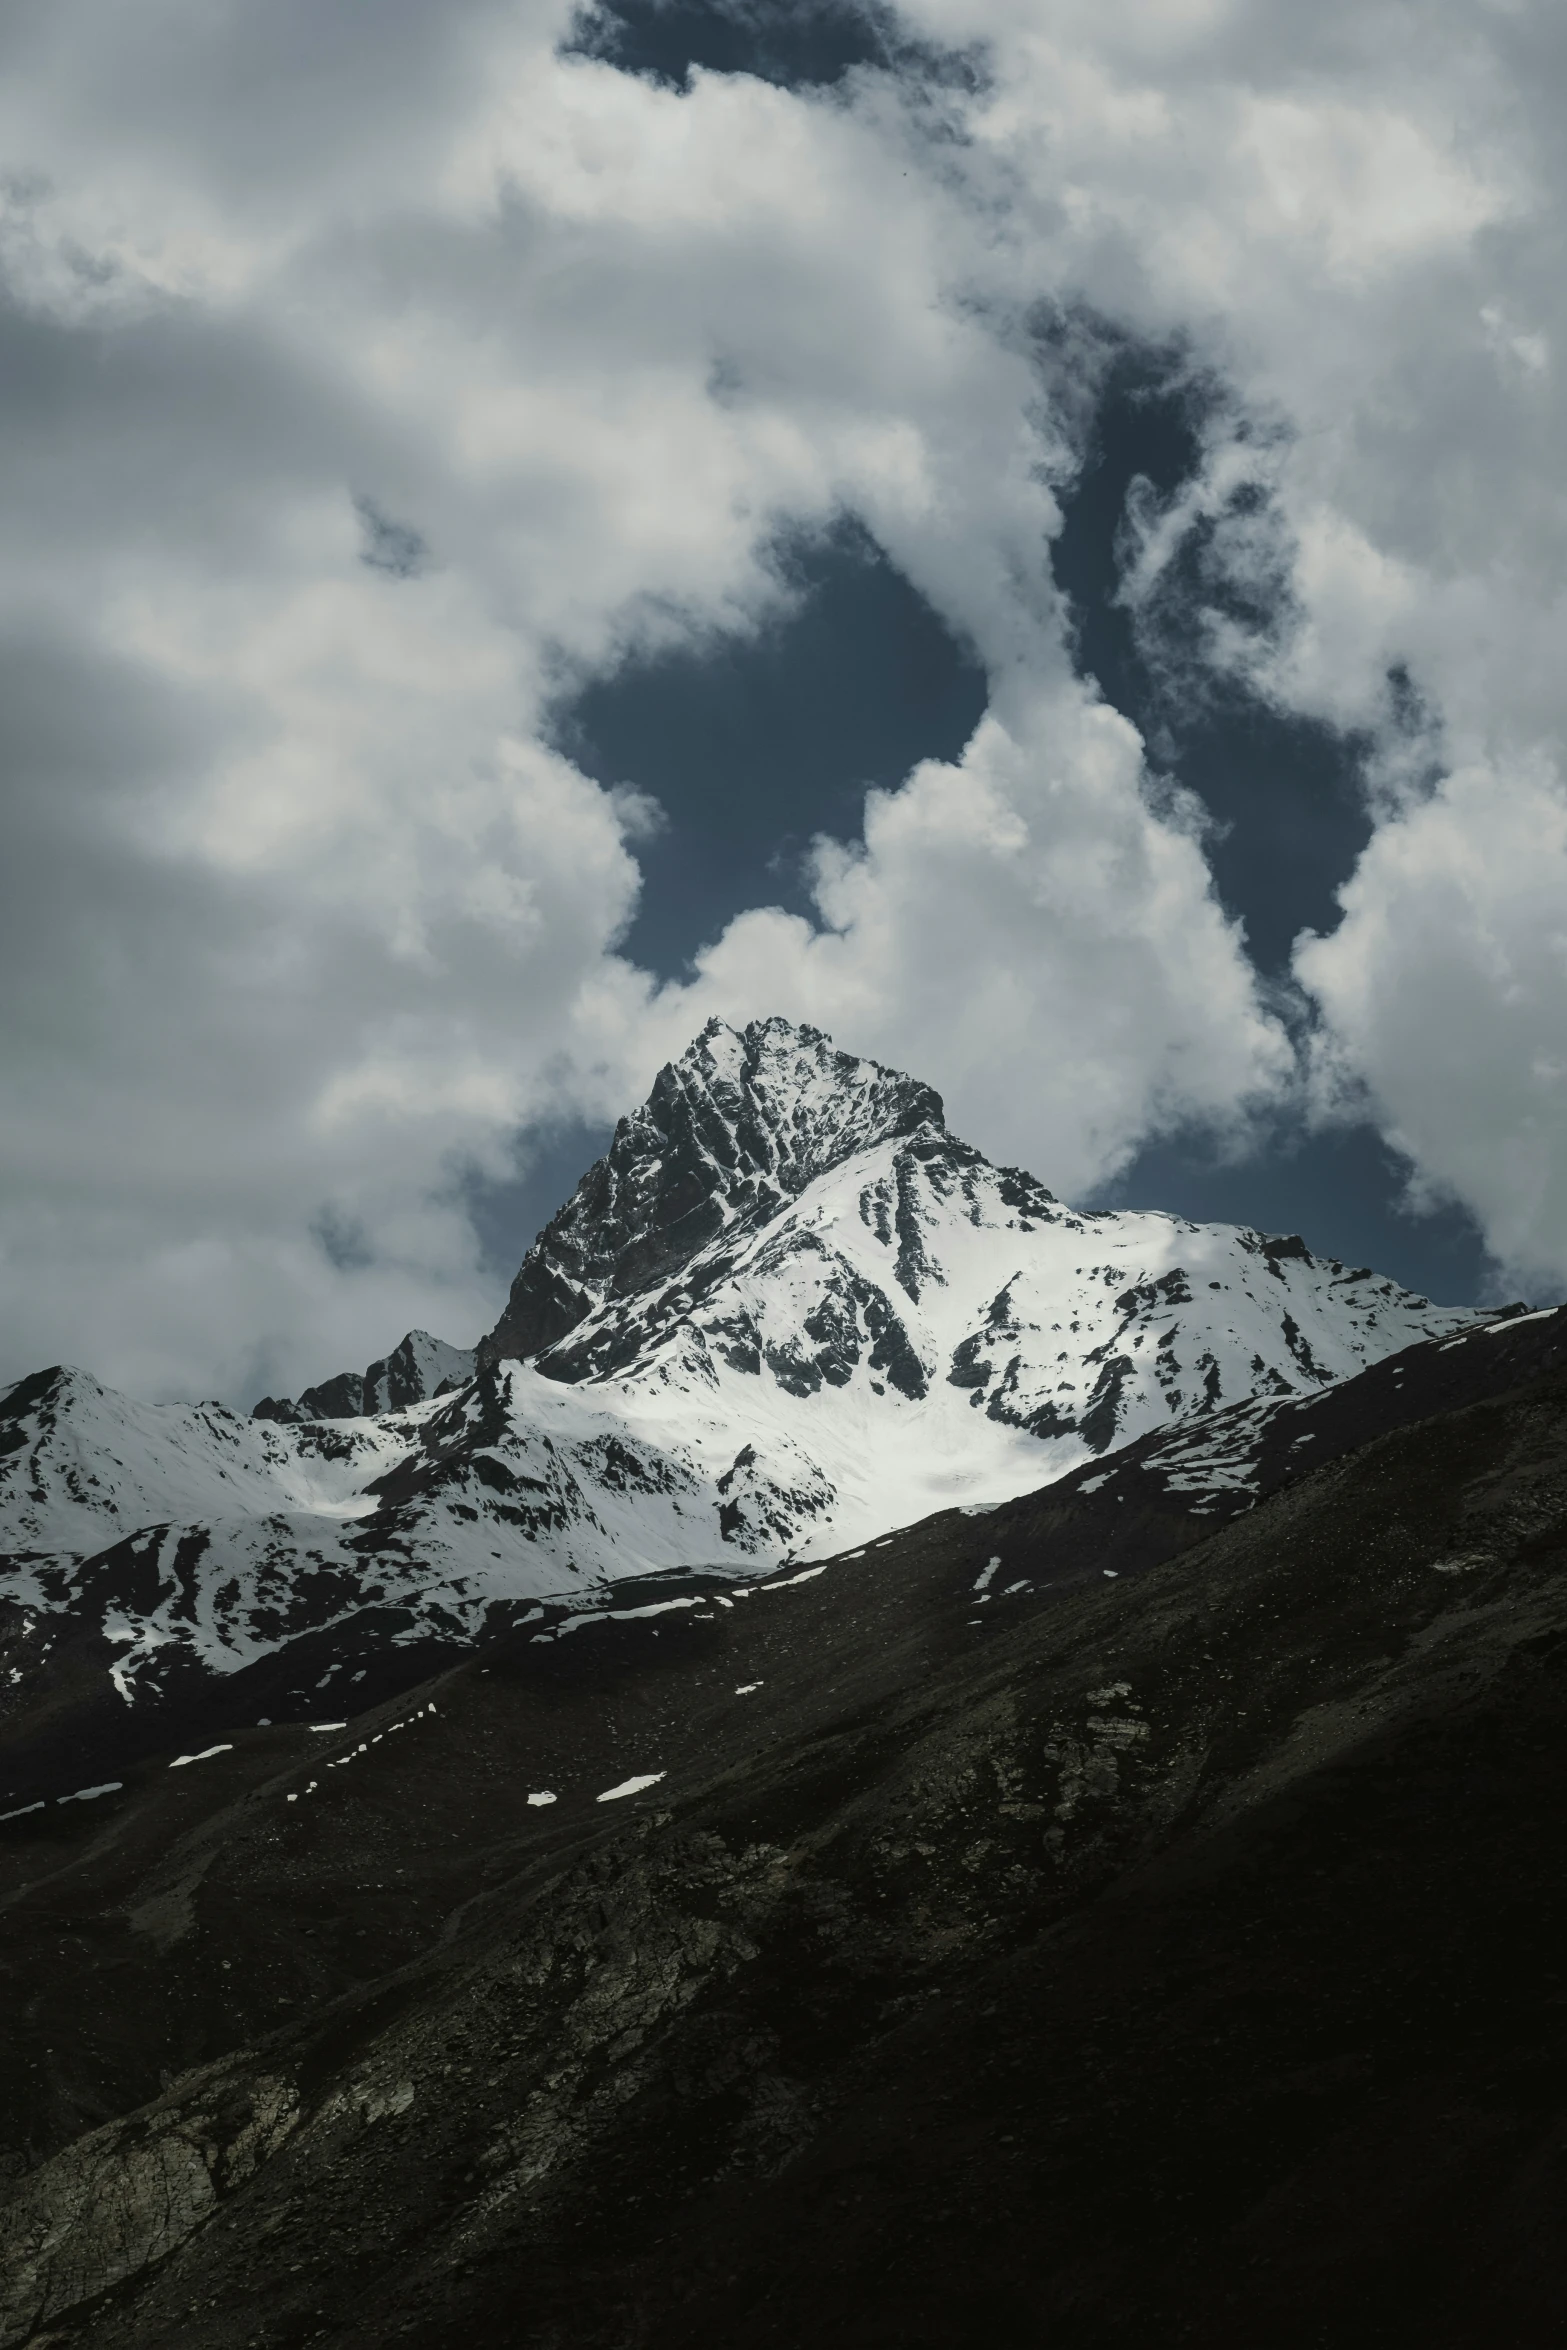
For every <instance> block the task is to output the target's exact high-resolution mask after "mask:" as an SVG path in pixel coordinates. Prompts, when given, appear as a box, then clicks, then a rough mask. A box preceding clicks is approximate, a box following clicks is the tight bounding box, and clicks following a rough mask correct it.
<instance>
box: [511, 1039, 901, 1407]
mask: <svg viewBox="0 0 1567 2350" xmlns="http://www.w3.org/2000/svg"><path fill="white" fill-rule="evenodd" d="M922 1128H928V1129H929V1130H930V1131H931V1132H932V1134H941V1133H943V1132H944V1130H945V1121H944V1118H943V1114H942V1106H941V1097H940V1095H939V1094H937V1093H934V1092H932V1090H931V1088H930V1087H929V1086H928V1085H922V1084H921V1083H920V1082H919V1080H918V1079H917V1078H913V1077H905V1076H904V1075H903V1074H902V1073H901V1072H900V1071H899V1070H896V1069H886V1068H883V1067H882V1065H881V1063H880V1062H879V1061H864V1060H860V1059H858V1058H857V1057H856V1056H855V1055H854V1054H852V1053H841V1052H839V1051H838V1050H837V1049H836V1048H835V1046H834V1045H833V1043H832V1040H831V1038H830V1037H826V1036H824V1035H823V1034H822V1032H821V1030H820V1029H819V1028H805V1027H800V1028H797V1027H795V1026H794V1025H793V1024H792V1023H791V1022H790V1021H787V1020H756V1021H753V1022H752V1023H751V1025H750V1027H749V1028H747V1029H745V1030H743V1031H742V1032H740V1033H739V1034H737V1033H736V1032H735V1030H734V1029H732V1028H728V1027H726V1026H725V1025H724V1023H723V1022H722V1021H720V1020H711V1021H709V1023H708V1025H707V1027H706V1028H705V1029H704V1030H703V1032H702V1034H701V1035H700V1036H699V1037H698V1038H697V1040H696V1042H695V1044H693V1045H692V1046H691V1047H690V1048H689V1049H688V1050H687V1051H686V1052H684V1053H683V1054H682V1055H681V1057H680V1059H679V1060H678V1061H671V1062H669V1063H667V1064H666V1066H665V1067H664V1068H662V1069H661V1070H660V1071H659V1073H658V1076H657V1078H656V1080H655V1081H654V1085H653V1090H652V1092H651V1093H650V1094H649V1096H648V1098H647V1100H646V1101H645V1102H644V1103H643V1105H642V1107H641V1108H640V1109H639V1110H637V1111H635V1112H634V1113H633V1115H632V1116H631V1117H629V1118H622V1119H621V1121H620V1124H619V1125H618V1126H617V1127H616V1129H615V1139H614V1141H613V1142H612V1143H611V1145H610V1147H609V1151H608V1153H607V1154H606V1156H605V1157H603V1158H602V1159H600V1160H598V1161H597V1162H596V1163H595V1165H593V1166H592V1167H590V1168H589V1169H588V1172H587V1173H586V1175H584V1176H583V1178H582V1181H581V1182H580V1183H579V1184H578V1186H577V1189H576V1191H575V1192H574V1194H573V1195H572V1197H571V1199H570V1200H569V1201H568V1202H567V1204H566V1205H565V1207H563V1208H562V1209H561V1211H560V1214H559V1215H558V1216H556V1217H555V1218H553V1220H552V1221H551V1222H550V1223H549V1224H548V1225H546V1227H545V1229H544V1231H543V1232H541V1233H540V1235H539V1238H538V1240H537V1241H536V1242H535V1243H534V1245H533V1247H532V1248H531V1249H530V1250H529V1251H528V1254H527V1256H526V1257H525V1258H524V1260H523V1264H522V1270H521V1271H520V1272H519V1273H518V1275H517V1278H516V1280H515V1281H514V1282H513V1283H512V1289H511V1296H510V1297H509V1299H508V1300H507V1304H506V1311H505V1312H504V1313H503V1314H502V1316H501V1318H500V1320H499V1322H498V1323H497V1324H496V1326H495V1328H494V1329H493V1330H492V1331H491V1332H490V1334H489V1336H488V1337H486V1338H483V1339H481V1340H480V1342H479V1360H480V1362H481V1363H483V1364H489V1363H494V1362H499V1361H501V1360H502V1359H503V1358H505V1357H508V1356H515V1357H517V1358H519V1359H522V1360H528V1359H531V1358H535V1357H536V1358H537V1359H538V1364H539V1368H540V1369H541V1370H542V1371H544V1372H545V1373H546V1375H547V1376H548V1377H550V1378H552V1379H566V1380H573V1379H581V1378H585V1377H587V1376H588V1375H589V1374H590V1372H594V1371H599V1372H601V1371H603V1370H605V1369H608V1368H611V1367H614V1366H612V1364H611V1363H610V1362H609V1360H608V1359H607V1358H606V1355H605V1351H604V1350H603V1349H600V1350H599V1352H598V1353H597V1355H591V1354H588V1353H585V1352H584V1351H583V1350H581V1349H578V1350H572V1349H571V1348H568V1347H566V1346H563V1344H562V1341H563V1340H564V1339H566V1338H567V1337H569V1335H570V1333H571V1332H572V1331H574V1330H576V1329H577V1328H578V1327H579V1326H580V1324H581V1323H583V1322H584V1321H586V1320H587V1318H588V1316H589V1315H590V1314H592V1313H593V1312H594V1311H595V1310H596V1309H602V1308H603V1307H604V1306H605V1305H606V1304H608V1303H609V1302H610V1301H614V1302H615V1303H617V1304H620V1303H623V1302H624V1301H626V1300H629V1299H633V1298H636V1297H638V1296H639V1295H641V1294H642V1293H644V1292H645V1291H647V1290H649V1289H651V1288H653V1287H654V1286H655V1285H657V1284H667V1283H668V1281H669V1280H670V1279H671V1278H672V1277H673V1276H674V1275H675V1274H677V1273H678V1272H679V1271H680V1270H681V1269H682V1267H684V1266H686V1265H688V1264H689V1263H690V1262H691V1260H692V1259H693V1258H695V1257H696V1256H698V1254H699V1253H700V1252H702V1251H703V1250H705V1249H707V1247H708V1244H709V1243H710V1242H712V1241H713V1240H714V1239H716V1238H717V1236H718V1235H719V1234H720V1233H725V1234H727V1235H728V1236H730V1237H731V1238H732V1239H734V1240H736V1241H738V1240H739V1239H741V1238H743V1237H745V1236H747V1235H749V1234H751V1233H754V1232H757V1231H759V1230H760V1229H761V1227H762V1226H763V1225H764V1224H766V1223H767V1222H768V1221H769V1219H770V1218H772V1217H773V1216H775V1215H776V1214H777V1212H778V1210H779V1209H780V1208H781V1207H783V1206H784V1205H785V1204H786V1203H787V1202H788V1201H789V1200H791V1199H794V1198H796V1197H797V1196H798V1195H799V1193H801V1192H802V1191H804V1190H805V1188H806V1186H807V1185H808V1184H809V1183H811V1182H813V1181H814V1180H815V1178H816V1177H817V1176H818V1175H825V1174H826V1173H827V1172H828V1170H829V1169H830V1168H832V1167H836V1166H838V1165H840V1164H841V1163H842V1162H843V1161H844V1160H845V1159H850V1158H853V1157H854V1156H855V1155H856V1153H858V1152H860V1151H863V1150H866V1149H868V1148H869V1147H870V1146H871V1145H872V1144H873V1143H878V1142H885V1141H888V1140H889V1139H891V1138H892V1137H894V1136H898V1135H906V1134H915V1133H918V1132H919V1131H920V1130H921V1129H922ZM718 1277H719V1275H718V1273H717V1272H716V1270H715V1269H714V1265H713V1261H712V1260H711V1259H709V1263H708V1267H707V1270H706V1281H707V1285H708V1286H709V1287H711V1286H712V1285H713V1284H714V1282H715V1281H716V1280H717V1278H718Z"/></svg>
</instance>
